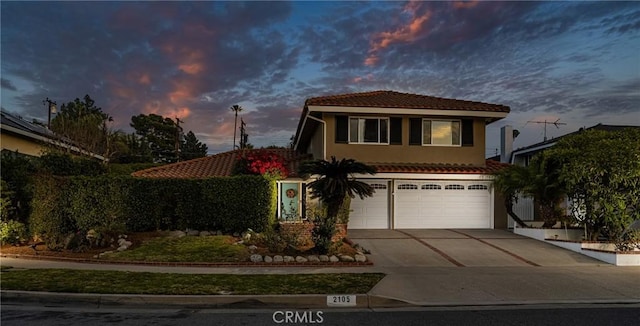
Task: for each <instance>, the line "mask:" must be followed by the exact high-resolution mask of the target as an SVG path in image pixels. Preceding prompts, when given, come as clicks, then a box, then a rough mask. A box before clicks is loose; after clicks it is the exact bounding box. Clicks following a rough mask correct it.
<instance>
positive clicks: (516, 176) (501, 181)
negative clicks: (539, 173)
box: [493, 165, 528, 227]
mask: <svg viewBox="0 0 640 326" xmlns="http://www.w3.org/2000/svg"><path fill="white" fill-rule="evenodd" d="M527 173H528V171H527V169H526V168H525V167H522V166H519V165H510V166H508V167H506V168H504V169H502V170H500V171H498V172H497V173H495V175H494V176H495V179H494V180H493V185H494V186H495V187H496V190H497V191H498V192H499V193H501V194H502V196H503V197H504V206H505V208H506V209H507V214H509V216H511V218H513V220H514V221H515V222H516V223H518V225H520V226H521V227H526V226H527V225H526V224H525V223H524V222H523V221H522V219H520V217H519V216H518V215H516V213H515V212H514V211H513V204H515V203H516V202H517V201H518V193H519V192H521V191H522V189H523V188H524V185H525V181H526V179H527V176H526V175H527Z"/></svg>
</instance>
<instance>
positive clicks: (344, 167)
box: [298, 156, 376, 221]
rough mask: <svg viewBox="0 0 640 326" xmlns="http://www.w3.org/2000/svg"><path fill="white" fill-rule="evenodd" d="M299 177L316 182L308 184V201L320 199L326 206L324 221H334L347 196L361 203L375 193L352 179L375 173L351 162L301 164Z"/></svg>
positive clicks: (365, 166)
mask: <svg viewBox="0 0 640 326" xmlns="http://www.w3.org/2000/svg"><path fill="white" fill-rule="evenodd" d="M298 173H299V174H300V175H301V176H303V177H305V178H308V177H309V176H310V175H316V176H318V179H316V180H315V181H312V182H310V183H309V184H307V187H309V189H311V198H319V199H320V200H322V202H323V203H324V204H325V205H327V219H329V220H333V221H335V219H336V217H337V216H338V212H339V211H340V207H341V206H342V203H343V202H344V200H345V197H346V196H349V197H351V198H355V196H356V195H357V196H359V197H360V198H361V199H364V198H365V197H370V196H372V195H373V192H374V189H373V188H372V187H371V186H370V185H369V184H367V183H364V182H362V181H358V180H356V179H355V177H354V175H355V174H375V173H376V169H375V168H374V167H371V166H368V165H366V164H364V163H360V162H356V161H355V160H353V159H344V158H343V159H341V160H339V161H338V160H336V158H335V156H332V157H331V161H325V160H315V161H310V162H306V163H304V164H302V165H301V166H300V168H299V169H298Z"/></svg>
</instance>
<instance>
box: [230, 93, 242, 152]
mask: <svg viewBox="0 0 640 326" xmlns="http://www.w3.org/2000/svg"><path fill="white" fill-rule="evenodd" d="M231 111H233V112H235V113H236V120H235V122H234V123H233V149H234V150H235V149H236V129H237V128H238V112H240V111H242V107H241V106H240V105H237V104H236V105H234V106H232V107H231Z"/></svg>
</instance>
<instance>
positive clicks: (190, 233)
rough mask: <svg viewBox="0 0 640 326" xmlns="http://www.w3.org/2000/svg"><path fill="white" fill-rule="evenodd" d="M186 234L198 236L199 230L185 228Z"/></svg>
mask: <svg viewBox="0 0 640 326" xmlns="http://www.w3.org/2000/svg"><path fill="white" fill-rule="evenodd" d="M187 235H190V236H198V235H200V231H198V230H189V229H187Z"/></svg>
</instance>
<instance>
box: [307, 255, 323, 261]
mask: <svg viewBox="0 0 640 326" xmlns="http://www.w3.org/2000/svg"><path fill="white" fill-rule="evenodd" d="M307 260H308V261H312V262H319V261H320V259H319V258H318V256H316V255H311V256H308V257H307Z"/></svg>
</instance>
